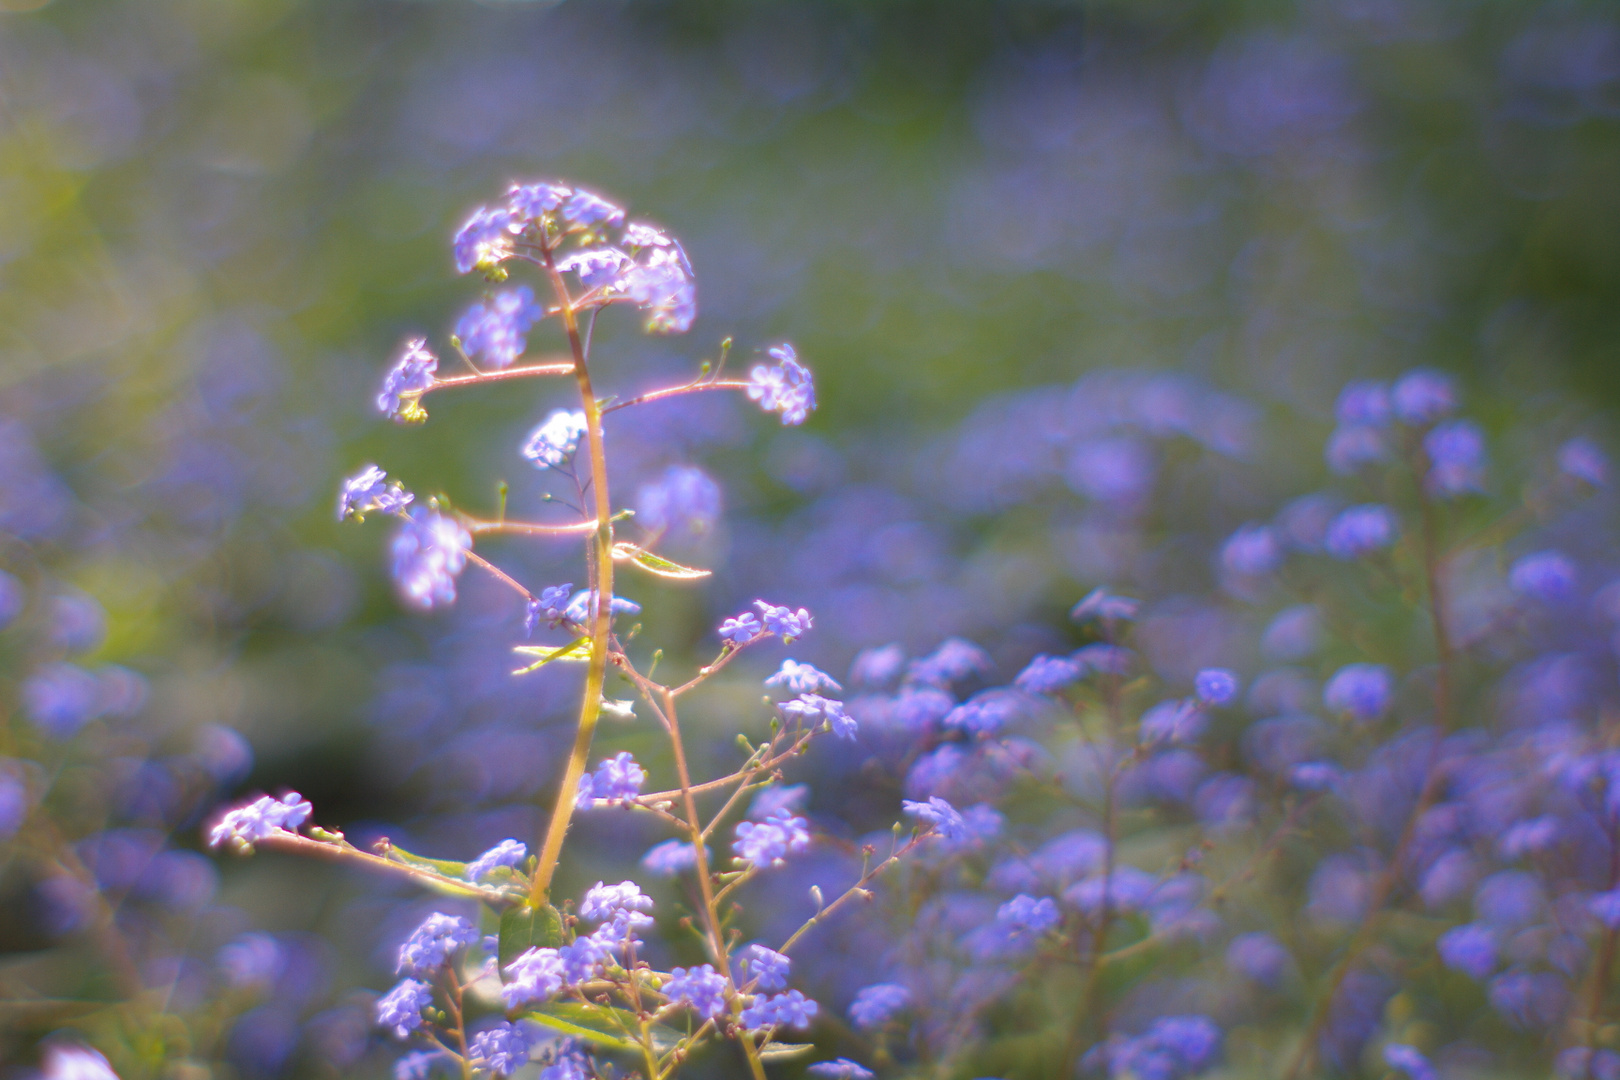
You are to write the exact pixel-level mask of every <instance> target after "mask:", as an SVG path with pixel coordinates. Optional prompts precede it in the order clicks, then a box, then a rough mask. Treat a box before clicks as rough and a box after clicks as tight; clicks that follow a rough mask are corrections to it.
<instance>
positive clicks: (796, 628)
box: [754, 600, 814, 644]
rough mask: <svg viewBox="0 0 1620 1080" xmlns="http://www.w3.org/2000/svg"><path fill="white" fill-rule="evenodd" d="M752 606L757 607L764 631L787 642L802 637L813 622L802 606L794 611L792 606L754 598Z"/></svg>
mask: <svg viewBox="0 0 1620 1080" xmlns="http://www.w3.org/2000/svg"><path fill="white" fill-rule="evenodd" d="M754 606H755V607H757V608H759V617H760V619H761V621H762V622H763V623H764V625H765V632H766V633H767V634H776V635H778V636H780V637H781V639H782V640H783V641H784V642H787V643H789V644H791V643H792V642H793V641H794V639H796V638H799V637H802V636H803V635H804V633H805V631H806V630H809V629H810V627H811V626H812V625H813V624H814V620H813V619H811V617H810V613H809V612H808V611H806V610H805V609H804V608H800V609H799V610H798V611H794V610H793V609H792V608H786V607H777V606H776V605H775V604H767V603H766V602H765V601H763V600H755V601H754Z"/></svg>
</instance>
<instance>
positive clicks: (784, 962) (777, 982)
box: [737, 945, 793, 990]
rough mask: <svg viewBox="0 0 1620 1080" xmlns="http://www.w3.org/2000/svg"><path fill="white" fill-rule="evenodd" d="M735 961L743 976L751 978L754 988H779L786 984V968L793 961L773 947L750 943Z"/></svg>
mask: <svg viewBox="0 0 1620 1080" xmlns="http://www.w3.org/2000/svg"><path fill="white" fill-rule="evenodd" d="M737 963H738V966H739V967H740V968H741V969H742V971H743V973H744V978H745V979H751V980H753V983H754V986H755V988H756V989H759V990H780V989H782V988H783V987H785V986H787V975H788V968H789V967H790V966H791V965H792V963H793V962H792V961H791V960H789V959H788V958H787V957H786V956H784V955H782V954H781V953H779V952H777V951H776V950H775V949H767V948H766V947H765V946H763V945H750V946H748V949H747V951H746V952H745V953H744V955H743V957H742V959H740V960H739V961H738V962H737Z"/></svg>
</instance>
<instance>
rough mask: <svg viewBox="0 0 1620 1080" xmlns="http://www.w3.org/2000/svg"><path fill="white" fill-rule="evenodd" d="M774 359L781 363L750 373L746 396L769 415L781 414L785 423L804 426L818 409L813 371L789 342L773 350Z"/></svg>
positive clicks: (757, 368) (756, 368)
mask: <svg viewBox="0 0 1620 1080" xmlns="http://www.w3.org/2000/svg"><path fill="white" fill-rule="evenodd" d="M770 356H771V358H772V359H774V360H776V361H777V363H776V364H775V365H774V366H771V367H767V366H766V365H764V364H759V365H757V366H755V368H754V369H753V370H752V371H750V372H749V373H748V387H747V391H746V393H747V394H748V396H749V398H751V399H752V400H754V401H757V402H759V407H760V408H762V409H764V410H765V411H766V412H777V413H781V414H782V423H783V424H786V425H788V426H794V425H798V424H802V423H804V421H805V418H806V417H807V416H809V415H810V413H811V411H812V410H814V409H815V407H816V388H815V383H814V381H813V380H812V379H811V377H810V370H809V369H808V368H806V367H805V366H804V365H803V364H801V363H799V358H798V354H797V353H795V352H794V351H793V346H792V345H789V344H786V343H785V342H784V343H783V344H781V345H778V346H776V347H775V348H773V349H771V350H770Z"/></svg>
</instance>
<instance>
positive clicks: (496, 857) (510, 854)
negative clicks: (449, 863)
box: [466, 839, 529, 881]
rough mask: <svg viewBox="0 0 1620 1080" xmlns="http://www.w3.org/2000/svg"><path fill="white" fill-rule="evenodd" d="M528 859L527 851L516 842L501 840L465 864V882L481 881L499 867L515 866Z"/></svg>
mask: <svg viewBox="0 0 1620 1080" xmlns="http://www.w3.org/2000/svg"><path fill="white" fill-rule="evenodd" d="M528 857H529V849H528V848H527V847H525V846H524V845H522V844H520V843H518V842H517V841H516V840H510V839H508V840H502V841H501V842H500V843H498V844H496V845H495V846H494V847H492V848H490V849H489V850H488V851H486V852H484V853H483V854H482V855H480V856H478V858H476V859H474V860H473V861H472V862H470V863H468V864H467V874H466V876H467V880H468V881H482V880H483V879H484V875H486V874H488V873H490V872H492V871H493V870H494V869H495V868H496V867H499V866H517V865H519V864H521V863H522V862H523V860H524V859H526V858H528Z"/></svg>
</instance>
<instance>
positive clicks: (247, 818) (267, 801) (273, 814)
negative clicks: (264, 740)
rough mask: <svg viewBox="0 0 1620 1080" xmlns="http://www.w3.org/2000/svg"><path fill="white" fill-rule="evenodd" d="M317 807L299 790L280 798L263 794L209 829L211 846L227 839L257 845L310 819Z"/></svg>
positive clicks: (216, 845)
mask: <svg viewBox="0 0 1620 1080" xmlns="http://www.w3.org/2000/svg"><path fill="white" fill-rule="evenodd" d="M313 809H314V808H313V807H312V806H310V804H309V803H308V802H306V801H305V800H304V799H302V798H301V797H300V796H299V794H298V792H296V791H289V792H288V793H287V794H286V795H284V796H282V797H281V798H280V799H272V798H271V797H270V796H268V795H264V796H261V797H260V798H259V799H257V800H255V801H254V802H251V803H248V804H247V805H245V806H239V807H237V808H236V809H234V810H230V811H227V812H226V813H225V815H224V816H223V817H221V818H220V819H219V821H218V822H217V823H216V824H215V825H214V827H213V829H212V830H210V831H209V834H208V846H209V847H216V848H217V847H219V845H221V844H223V843H225V842H226V841H227V840H231V841H241V842H243V843H248V844H253V843H257V842H258V841H260V840H263V839H266V838H267V837H269V836H270V835H271V834H272V833H274V832H275V831H276V830H277V829H287V830H289V831H291V830H296V829H297V828H298V826H300V825H302V824H303V823H304V822H305V821H307V820H308V819H309V815H310V812H311V811H312V810H313Z"/></svg>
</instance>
